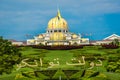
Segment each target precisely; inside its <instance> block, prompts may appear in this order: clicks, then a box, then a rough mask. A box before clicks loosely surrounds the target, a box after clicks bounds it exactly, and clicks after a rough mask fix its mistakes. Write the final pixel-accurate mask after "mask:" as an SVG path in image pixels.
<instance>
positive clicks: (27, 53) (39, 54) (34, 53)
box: [0, 46, 120, 80]
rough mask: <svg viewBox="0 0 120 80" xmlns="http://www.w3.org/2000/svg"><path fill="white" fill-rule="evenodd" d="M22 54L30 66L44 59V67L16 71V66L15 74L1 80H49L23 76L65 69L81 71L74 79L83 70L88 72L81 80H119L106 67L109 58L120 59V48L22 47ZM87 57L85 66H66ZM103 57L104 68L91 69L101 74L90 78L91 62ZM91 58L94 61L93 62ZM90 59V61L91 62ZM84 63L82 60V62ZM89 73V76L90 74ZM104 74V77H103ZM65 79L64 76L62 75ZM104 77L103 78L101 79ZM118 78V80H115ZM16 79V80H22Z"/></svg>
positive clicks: (116, 75) (3, 76) (0, 78)
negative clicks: (64, 48)
mask: <svg viewBox="0 0 120 80" xmlns="http://www.w3.org/2000/svg"><path fill="white" fill-rule="evenodd" d="M21 53H22V56H23V59H25V58H29V59H30V60H31V61H30V64H34V61H33V60H37V62H39V58H42V60H43V64H44V66H43V67H40V66H39V67H35V68H30V67H25V68H21V69H20V70H18V71H16V69H15V68H16V66H15V67H14V69H13V72H12V73H11V74H9V75H8V74H3V75H2V76H0V80H14V79H15V77H22V78H20V79H21V80H28V79H29V80H42V79H44V78H48V77H46V76H45V75H43V74H41V73H40V75H41V76H42V77H43V78H41V79H38V78H36V77H35V76H34V75H32V76H33V77H32V78H31V79H30V78H28V77H24V76H22V72H32V74H34V73H33V71H34V70H47V69H56V70H59V69H64V70H80V72H78V73H76V74H75V75H73V77H79V76H78V75H79V74H80V75H81V74H82V73H81V71H82V70H84V69H85V70H87V72H86V75H87V76H84V77H83V78H81V80H107V78H108V80H113V79H114V80H119V79H120V78H119V76H118V75H120V73H113V72H106V65H107V62H108V60H107V59H109V57H120V48H118V49H102V48H101V47H100V46H92V47H90V46H88V47H87V46H86V47H84V48H83V49H73V50H45V49H34V48H31V47H22V48H21ZM83 55H84V56H85V61H86V65H84V66H69V65H66V62H68V63H78V62H77V60H76V61H75V62H72V60H71V59H73V58H76V59H79V60H81V58H82V56H83ZM101 57H103V58H104V60H102V61H103V66H101V67H96V66H95V67H94V68H93V69H91V70H92V71H99V72H100V74H99V75H98V76H96V77H94V78H88V76H90V75H91V74H92V73H91V72H89V69H88V68H89V67H90V62H91V61H93V62H94V63H96V62H97V59H99V58H101ZM91 58H92V59H93V60H91ZM89 59H90V60H89ZM57 61H59V65H56V66H53V67H51V68H50V67H49V66H50V65H49V62H53V63H54V64H57ZM81 61H82V60H81ZM88 73H89V74H88ZM59 74H61V71H58V72H57V73H56V74H55V75H54V78H56V77H58V76H57V75H59ZM102 74H103V75H102ZM61 75H63V76H64V77H65V75H64V74H61ZM101 75H102V78H100V77H101ZM103 76H105V79H103ZM115 77H116V78H115ZM20 79H16V80H20Z"/></svg>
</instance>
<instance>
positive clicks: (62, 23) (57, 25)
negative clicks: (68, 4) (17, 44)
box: [48, 10, 68, 30]
mask: <svg viewBox="0 0 120 80" xmlns="http://www.w3.org/2000/svg"><path fill="white" fill-rule="evenodd" d="M49 29H66V30H67V29H68V25H67V21H66V20H65V19H63V18H62V17H61V14H60V11H59V10H58V12H57V16H56V17H54V18H52V19H51V20H50V21H49V22H48V30H49Z"/></svg>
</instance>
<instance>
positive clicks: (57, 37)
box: [50, 32, 65, 41]
mask: <svg viewBox="0 0 120 80" xmlns="http://www.w3.org/2000/svg"><path fill="white" fill-rule="evenodd" d="M50 40H53V41H60V40H65V35H64V33H62V32H55V33H52V34H51V35H50Z"/></svg>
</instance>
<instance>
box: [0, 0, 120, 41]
mask: <svg viewBox="0 0 120 80" xmlns="http://www.w3.org/2000/svg"><path fill="white" fill-rule="evenodd" d="M58 5H59V9H60V11H61V15H62V17H63V18H65V19H66V21H67V22H68V25H69V29H70V31H71V32H74V33H81V34H82V36H83V37H89V38H90V39H91V40H101V39H103V38H105V37H107V36H109V35H111V34H113V33H116V34H118V35H120V0H0V36H3V37H4V38H7V39H15V40H26V39H27V38H32V36H35V35H37V34H41V33H44V32H46V28H47V24H48V21H49V20H50V19H51V18H53V17H55V16H56V13H57V9H58ZM26 35H28V36H26Z"/></svg>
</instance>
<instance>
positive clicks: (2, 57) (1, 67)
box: [0, 37, 21, 74]
mask: <svg viewBox="0 0 120 80" xmlns="http://www.w3.org/2000/svg"><path fill="white" fill-rule="evenodd" d="M20 57H21V53H20V52H19V49H18V48H16V47H14V46H12V44H11V42H9V41H8V40H4V39H3V38H2V37H0V74H2V73H3V72H5V73H11V70H12V68H13V65H15V64H16V63H19V62H20V59H21V58H20Z"/></svg>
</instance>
